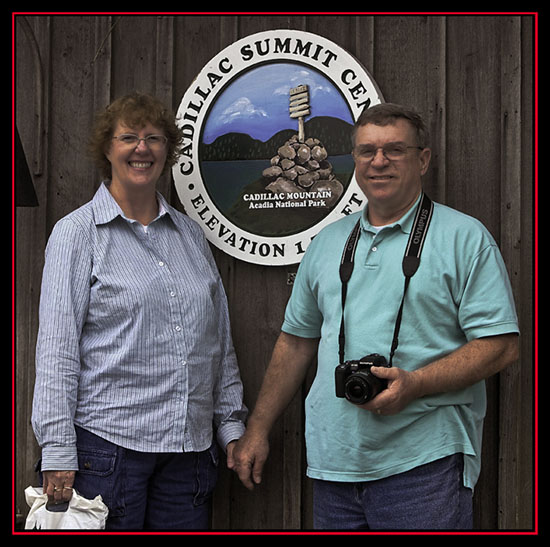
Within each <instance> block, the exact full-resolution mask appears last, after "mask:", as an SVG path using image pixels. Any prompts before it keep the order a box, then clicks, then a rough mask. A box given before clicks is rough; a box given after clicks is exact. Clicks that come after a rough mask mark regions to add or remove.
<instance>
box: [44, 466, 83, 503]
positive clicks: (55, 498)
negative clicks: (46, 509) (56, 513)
mask: <svg viewBox="0 0 550 547" xmlns="http://www.w3.org/2000/svg"><path fill="white" fill-rule="evenodd" d="M75 473H76V471H43V472H42V477H43V480H44V485H43V491H44V493H45V494H48V502H50V503H52V502H53V503H63V502H65V501H69V500H70V499H71V498H72V496H73V483H74V477H75Z"/></svg>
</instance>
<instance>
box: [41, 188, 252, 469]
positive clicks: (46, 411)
mask: <svg viewBox="0 0 550 547" xmlns="http://www.w3.org/2000/svg"><path fill="white" fill-rule="evenodd" d="M158 201H159V215H158V217H157V218H156V219H155V220H154V221H153V222H152V223H151V224H149V226H147V228H144V227H143V226H142V225H141V224H140V223H139V222H136V221H134V220H131V219H128V218H126V217H125V216H124V214H123V212H122V210H121V209H120V207H119V206H118V204H117V203H116V201H115V200H114V198H113V197H112V196H111V194H110V192H109V190H108V188H107V187H106V186H105V185H104V184H102V185H101V187H100V188H99V190H98V191H97V193H96V195H95V196H94V198H93V200H92V201H90V202H89V203H87V204H86V205H84V206H83V207H81V208H79V209H77V210H76V211H74V212H72V213H71V214H69V215H68V216H66V217H64V218H63V219H61V220H60V221H59V222H58V223H57V224H56V225H55V227H54V230H53V232H52V234H51V236H50V239H49V241H48V245H47V249H46V263H45V267H44V275H43V280H42V293H41V300H40V328H39V333H38V342H37V351H36V385H35V393H34V402H33V417H32V422H33V428H34V431H35V435H36V438H37V440H38V443H39V444H40V446H41V447H42V469H43V470H53V469H66V470H69V469H78V464H77V457H76V437H75V431H74V424H76V425H79V426H81V427H83V428H84V429H87V430H88V431H91V432H92V433H95V434H96V435H99V436H100V437H102V438H104V439H106V440H108V441H111V442H113V443H115V444H117V445H119V446H123V447H125V448H130V449H132V450H137V451H142V452H182V451H186V452H189V451H201V450H206V449H207V448H208V447H209V446H210V444H211V442H212V438H213V427H215V428H216V431H217V437H218V441H219V442H220V444H222V446H223V447H225V445H226V444H227V442H229V441H230V440H232V439H236V438H238V437H240V436H241V435H242V433H243V431H244V420H245V417H246V412H247V411H246V408H245V406H244V405H243V402H242V384H241V380H240V376H239V371H238V367H237V362H236V358H235V352H234V349H233V345H232V341H231V333H230V325H229V316H228V311H227V302H226V297H225V293H224V289H223V286H222V283H221V280H220V277H219V275H218V271H217V269H216V266H215V263H214V261H213V258H212V255H211V252H210V249H209V247H208V243H207V241H206V239H205V237H204V234H203V233H202V231H201V229H200V228H199V226H198V225H197V224H195V223H194V222H193V221H192V220H191V219H189V218H188V217H187V216H185V215H183V214H181V213H180V212H178V211H176V210H175V209H173V208H172V207H170V206H169V205H168V204H167V203H166V201H165V200H164V198H163V197H162V196H161V195H160V194H158Z"/></svg>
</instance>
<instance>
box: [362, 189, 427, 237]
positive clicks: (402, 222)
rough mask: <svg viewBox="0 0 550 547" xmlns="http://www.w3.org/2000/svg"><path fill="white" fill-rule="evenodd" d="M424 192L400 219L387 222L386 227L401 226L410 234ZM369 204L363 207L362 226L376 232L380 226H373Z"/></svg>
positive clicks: (403, 230) (404, 231)
mask: <svg viewBox="0 0 550 547" xmlns="http://www.w3.org/2000/svg"><path fill="white" fill-rule="evenodd" d="M422 195H423V192H421V193H420V195H419V196H418V198H417V199H416V201H415V202H414V205H413V206H412V207H411V208H410V209H409V210H408V211H407V212H406V213H405V214H404V215H403V216H402V217H401V218H400V219H398V220H396V221H395V222H392V223H391V224H387V225H386V226H384V228H393V227H395V226H399V228H400V229H401V231H402V232H403V233H405V234H410V233H411V230H412V225H413V222H414V216H415V214H416V209H417V208H418V204H419V203H420V200H421V199H422ZM367 207H368V204H367V206H366V207H365V208H364V209H363V214H362V215H361V228H362V229H363V230H366V231H367V232H374V231H377V228H378V227H374V226H372V224H371V223H370V222H369V220H368V218H367Z"/></svg>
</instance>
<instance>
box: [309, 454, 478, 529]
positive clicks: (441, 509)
mask: <svg viewBox="0 0 550 547" xmlns="http://www.w3.org/2000/svg"><path fill="white" fill-rule="evenodd" d="M462 471H463V456H462V454H454V455H453V456H448V457H446V458H441V459H439V460H436V461H434V462H431V463H427V464H425V465H421V466H419V467H416V468H414V469H411V470H410V471H407V472H405V473H399V474H397V475H393V476H391V477H387V478H384V479H380V480H375V481H367V482H357V483H355V482H330V481H321V480H316V481H315V482H314V491H313V492H314V524H315V528H317V529H325V530H326V529H350V530H351V529H372V530H384V529H385V530H443V529H445V530H457V529H459V530H465V529H471V528H472V491H471V490H470V489H469V488H466V487H464V486H463V484H462Z"/></svg>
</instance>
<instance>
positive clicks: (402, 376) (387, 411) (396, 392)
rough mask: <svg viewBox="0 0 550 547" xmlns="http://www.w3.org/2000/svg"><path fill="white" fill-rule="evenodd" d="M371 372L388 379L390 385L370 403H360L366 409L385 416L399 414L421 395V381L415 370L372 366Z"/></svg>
mask: <svg viewBox="0 0 550 547" xmlns="http://www.w3.org/2000/svg"><path fill="white" fill-rule="evenodd" d="M371 372H372V374H374V376H377V377H378V378H383V379H385V380H387V381H388V387H387V389H384V390H382V391H381V392H380V393H379V394H378V395H377V396H376V397H375V398H374V399H372V400H370V401H369V402H368V403H365V404H364V405H358V406H359V407H361V408H364V409H365V410H370V411H371V412H374V413H375V414H380V415H383V416H389V415H392V414H397V413H398V412H401V411H402V410H403V409H404V408H405V407H406V406H407V405H408V404H409V403H410V402H412V401H413V400H414V399H416V398H418V397H420V395H421V393H420V386H419V383H418V381H417V379H416V376H415V374H414V373H413V372H407V371H406V370H403V369H401V368H397V367H392V368H387V367H372V368H371Z"/></svg>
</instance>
